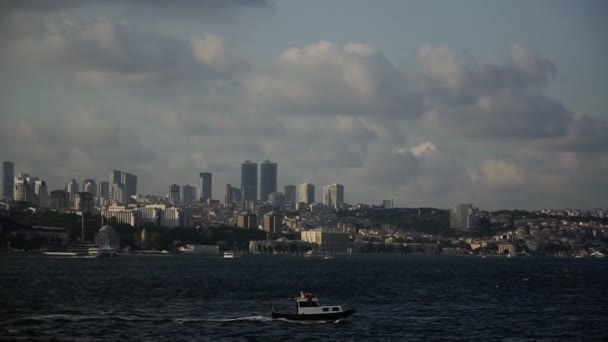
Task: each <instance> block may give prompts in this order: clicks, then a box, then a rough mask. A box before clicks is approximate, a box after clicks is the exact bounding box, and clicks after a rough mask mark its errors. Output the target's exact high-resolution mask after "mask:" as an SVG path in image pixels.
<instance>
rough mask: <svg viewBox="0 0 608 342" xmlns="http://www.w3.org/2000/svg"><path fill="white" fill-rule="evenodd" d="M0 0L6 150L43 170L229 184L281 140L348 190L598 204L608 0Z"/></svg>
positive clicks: (301, 164) (57, 178)
mask: <svg viewBox="0 0 608 342" xmlns="http://www.w3.org/2000/svg"><path fill="white" fill-rule="evenodd" d="M0 7H1V8H2V14H0V28H2V32H3V33H2V42H3V43H2V44H3V45H4V46H3V47H2V48H1V49H0V72H1V73H2V74H3V75H4V77H3V78H2V79H1V80H0V103H2V106H1V107H0V120H2V123H3V124H2V125H1V126H2V128H0V133H1V135H0V137H1V138H0V139H1V140H0V146H1V147H0V159H9V160H14V161H15V162H16V168H17V170H16V171H17V172H25V173H30V174H35V175H38V176H40V177H42V178H45V179H47V181H48V183H49V184H50V185H51V186H50V187H51V189H54V188H58V187H61V186H62V184H63V183H65V182H67V181H68V180H69V179H71V178H76V179H82V178H97V179H100V180H101V179H106V178H107V175H108V173H109V171H110V170H111V169H112V168H118V169H125V170H128V171H131V172H134V173H136V174H137V175H138V176H139V183H140V188H139V191H140V192H142V193H157V194H164V193H166V192H167V189H168V186H169V184H171V183H179V184H188V183H189V184H194V183H195V180H196V175H197V174H198V172H200V171H211V172H214V193H213V195H214V197H216V198H222V197H223V193H222V191H223V189H224V185H225V184H226V183H231V184H233V185H237V186H238V185H239V184H238V182H239V179H240V177H239V165H240V163H241V162H242V161H243V160H245V159H249V160H254V161H262V160H265V159H270V160H274V161H277V162H278V163H279V187H282V185H284V184H289V183H294V184H297V183H301V182H304V181H310V182H313V183H315V184H317V188H318V189H317V191H318V192H320V188H321V186H322V185H323V184H328V183H333V182H339V183H343V184H345V189H346V200H347V201H348V202H352V203H357V202H379V201H381V200H382V199H384V198H394V199H395V202H396V203H397V204H399V205H403V206H412V207H413V206H438V207H448V206H451V205H453V204H454V203H457V202H473V203H479V205H480V206H481V207H482V208H483V207H485V208H488V209H493V208H503V207H506V208H544V207H583V208H590V207H602V206H603V207H605V206H606V202H605V199H606V198H607V195H608V193H607V191H608V190H607V189H608V176H606V175H607V174H608V173H607V172H606V171H608V155H607V152H608V146H607V145H608V113H607V111H606V108H607V107H608V100H607V98H606V96H605V89H606V82H607V80H608V71H607V68H606V62H605V60H606V55H607V52H608V51H607V49H608V48H607V47H606V44H605V38H604V37H605V34H606V32H607V31H608V30H607V29H608V27H607V25H608V24H606V23H605V20H603V18H605V17H606V14H608V5H606V3H605V2H604V1H581V2H574V1H460V2H451V1H362V0H360V1H359V0H357V1H346V0H344V1H337V0H332V1H275V2H270V1H264V0H253V1H246V0H232V1H215V0H203V1H193V0H183V1H174V2H171V3H167V2H162V1H148V2H141V1H136V0H131V1H121V2H114V1H110V2H105V3H99V2H95V1H72V0H60V1H56V2H52V3H40V2H29V1H26V2H13V1H4V2H0ZM15 146H19V148H16V147H15ZM572 189H577V191H572Z"/></svg>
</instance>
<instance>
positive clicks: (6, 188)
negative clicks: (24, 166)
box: [0, 161, 15, 200]
mask: <svg viewBox="0 0 608 342" xmlns="http://www.w3.org/2000/svg"><path fill="white" fill-rule="evenodd" d="M0 172H2V174H1V175H0V199H3V200H11V199H13V193H14V191H15V164H14V163H13V162H12V161H3V162H2V169H1V170H0Z"/></svg>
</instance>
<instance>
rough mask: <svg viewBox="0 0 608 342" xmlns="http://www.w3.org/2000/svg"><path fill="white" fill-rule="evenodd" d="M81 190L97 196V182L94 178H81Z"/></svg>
mask: <svg viewBox="0 0 608 342" xmlns="http://www.w3.org/2000/svg"><path fill="white" fill-rule="evenodd" d="M82 191H83V192H88V193H90V194H92V195H93V196H97V182H95V180H94V179H83V180H82Z"/></svg>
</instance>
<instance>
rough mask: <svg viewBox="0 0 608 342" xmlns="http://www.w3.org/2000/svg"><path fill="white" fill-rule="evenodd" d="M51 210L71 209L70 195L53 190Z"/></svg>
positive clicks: (62, 191) (63, 191)
mask: <svg viewBox="0 0 608 342" xmlns="http://www.w3.org/2000/svg"><path fill="white" fill-rule="evenodd" d="M50 204H51V209H55V210H57V211H63V210H66V209H68V208H69V207H70V194H69V193H68V192H67V191H65V190H53V191H51V195H50Z"/></svg>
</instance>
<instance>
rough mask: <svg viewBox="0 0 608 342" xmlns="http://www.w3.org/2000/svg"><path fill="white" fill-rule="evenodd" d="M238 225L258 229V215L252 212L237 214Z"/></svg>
mask: <svg viewBox="0 0 608 342" xmlns="http://www.w3.org/2000/svg"><path fill="white" fill-rule="evenodd" d="M236 226H237V227H238V228H245V229H258V217H257V216H256V214H252V213H242V214H239V215H238V216H237V220H236Z"/></svg>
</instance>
